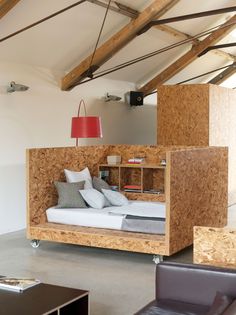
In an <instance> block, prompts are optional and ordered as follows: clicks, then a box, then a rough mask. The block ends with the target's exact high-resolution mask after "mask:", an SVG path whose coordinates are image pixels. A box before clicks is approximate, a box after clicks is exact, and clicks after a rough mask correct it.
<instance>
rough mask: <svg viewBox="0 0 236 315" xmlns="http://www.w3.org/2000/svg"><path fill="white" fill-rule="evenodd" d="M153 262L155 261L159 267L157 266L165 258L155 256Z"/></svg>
mask: <svg viewBox="0 0 236 315" xmlns="http://www.w3.org/2000/svg"><path fill="white" fill-rule="evenodd" d="M152 261H154V263H155V264H156V265H157V264H159V263H160V262H162V261H163V256H161V255H153V259H152Z"/></svg>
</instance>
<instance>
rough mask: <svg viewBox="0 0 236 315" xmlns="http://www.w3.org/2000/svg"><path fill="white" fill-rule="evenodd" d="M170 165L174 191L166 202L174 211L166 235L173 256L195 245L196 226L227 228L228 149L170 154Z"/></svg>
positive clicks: (168, 216) (169, 193) (168, 213)
mask: <svg viewBox="0 0 236 315" xmlns="http://www.w3.org/2000/svg"><path fill="white" fill-rule="evenodd" d="M167 164H169V167H170V173H169V175H168V176H169V178H167V181H170V185H167V187H170V191H167V192H166V201H167V206H169V208H170V211H167V222H166V225H167V227H168V228H169V231H167V234H166V236H167V237H168V238H169V254H172V253H174V252H177V251H178V250H179V249H180V248H184V247H186V246H188V245H191V244H192V242H193V227H194V226H195V225H202V226H214V227H223V226H225V225H226V221H227V196H228V190H227V181H228V168H227V148H214V147H211V148H205V149H204V148H203V149H200V148H199V149H192V150H183V151H178V152H170V155H169V156H168V155H167ZM168 202H169V205H168ZM167 242H168V239H167Z"/></svg>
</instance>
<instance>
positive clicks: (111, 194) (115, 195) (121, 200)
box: [102, 188, 129, 206]
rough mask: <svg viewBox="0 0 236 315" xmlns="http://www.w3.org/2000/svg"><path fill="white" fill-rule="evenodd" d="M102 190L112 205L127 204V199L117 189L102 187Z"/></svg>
mask: <svg viewBox="0 0 236 315" xmlns="http://www.w3.org/2000/svg"><path fill="white" fill-rule="evenodd" d="M102 192H103V194H104V196H105V197H106V198H107V199H108V201H109V202H110V203H111V204H112V206H126V205H128V204H129V201H128V199H127V198H126V197H125V196H124V195H122V194H121V193H119V192H118V191H114V190H111V189H103V188H102Z"/></svg>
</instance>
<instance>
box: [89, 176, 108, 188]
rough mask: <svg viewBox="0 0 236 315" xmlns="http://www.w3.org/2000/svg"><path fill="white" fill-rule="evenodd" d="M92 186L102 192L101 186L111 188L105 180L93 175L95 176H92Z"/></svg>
mask: <svg viewBox="0 0 236 315" xmlns="http://www.w3.org/2000/svg"><path fill="white" fill-rule="evenodd" d="M93 188H95V189H97V190H98V191H100V192H102V188H103V189H111V188H110V186H109V185H108V183H107V182H105V180H103V179H101V178H98V177H95V176H94V177H93Z"/></svg>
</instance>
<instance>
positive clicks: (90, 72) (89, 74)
mask: <svg viewBox="0 0 236 315" xmlns="http://www.w3.org/2000/svg"><path fill="white" fill-rule="evenodd" d="M110 4H111V0H109V2H108V4H107V8H106V12H105V15H104V18H103V21H102V26H101V28H100V31H99V34H98V38H97V41H96V44H95V47H94V50H93V54H92V57H91V60H90V64H89V67H88V76H89V77H93V73H92V71H91V66H92V63H93V59H94V56H95V53H96V50H97V47H98V43H99V40H100V37H101V35H102V31H103V28H104V24H105V21H106V18H107V13H108V11H109V7H110Z"/></svg>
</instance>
